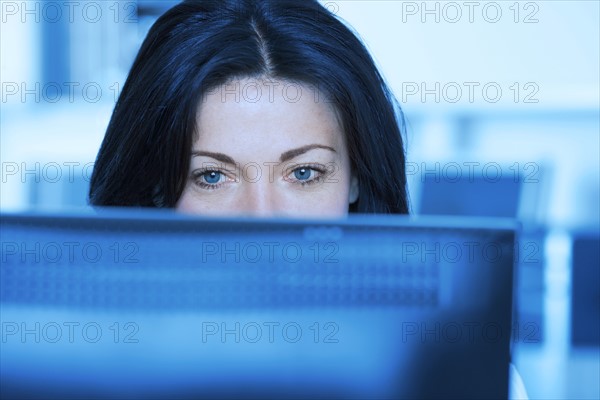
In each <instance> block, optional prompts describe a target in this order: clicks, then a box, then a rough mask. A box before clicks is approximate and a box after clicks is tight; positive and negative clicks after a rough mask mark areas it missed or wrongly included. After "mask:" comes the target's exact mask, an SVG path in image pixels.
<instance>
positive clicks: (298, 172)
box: [294, 168, 312, 181]
mask: <svg viewBox="0 0 600 400" xmlns="http://www.w3.org/2000/svg"><path fill="white" fill-rule="evenodd" d="M311 171H312V170H311V169H310V168H298V169H295V170H294V177H295V178H296V179H298V180H299V181H305V180H307V179H309V178H310V175H311Z"/></svg>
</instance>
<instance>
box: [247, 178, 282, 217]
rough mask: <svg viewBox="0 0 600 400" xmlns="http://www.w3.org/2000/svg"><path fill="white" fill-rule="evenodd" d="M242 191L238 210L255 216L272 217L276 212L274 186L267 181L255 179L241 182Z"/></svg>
mask: <svg viewBox="0 0 600 400" xmlns="http://www.w3.org/2000/svg"><path fill="white" fill-rule="evenodd" d="M243 186H244V190H243V191H242V197H241V199H240V203H241V204H240V206H241V207H240V209H241V210H243V211H244V212H245V213H247V214H250V215H255V216H272V215H275V213H276V212H277V209H276V202H275V197H276V193H275V191H274V189H275V188H274V187H273V186H274V185H270V184H269V182H268V180H265V179H257V180H252V181H245V182H243Z"/></svg>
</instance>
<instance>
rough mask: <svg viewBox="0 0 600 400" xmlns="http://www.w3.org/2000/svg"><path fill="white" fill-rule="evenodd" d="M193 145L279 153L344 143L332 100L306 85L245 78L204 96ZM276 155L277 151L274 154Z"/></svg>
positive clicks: (196, 146)
mask: <svg viewBox="0 0 600 400" xmlns="http://www.w3.org/2000/svg"><path fill="white" fill-rule="evenodd" d="M196 123H197V128H198V135H197V138H196V142H195V146H194V147H195V148H196V149H198V148H200V149H202V150H208V151H223V152H225V151H227V152H230V153H231V152H232V151H234V150H236V151H238V152H240V151H242V152H243V151H244V150H247V151H257V148H256V147H257V146H256V145H257V144H261V145H262V147H261V148H260V150H261V151H263V152H265V151H267V150H269V149H270V150H272V151H273V152H279V153H281V152H283V151H286V150H289V149H290V148H294V147H300V146H304V145H308V144H314V143H317V144H324V145H329V146H332V147H333V146H335V147H339V146H343V142H344V140H343V132H342V130H341V127H340V124H339V123H338V120H337V118H336V113H335V111H334V107H333V104H332V103H331V102H329V101H328V100H327V99H326V97H325V96H324V95H323V94H322V93H321V92H319V91H318V90H316V88H314V87H311V86H309V85H306V84H301V83H295V82H290V81H282V80H267V79H259V78H245V79H236V80H232V81H230V82H229V83H227V84H224V85H221V86H219V87H217V88H215V89H213V90H211V91H209V92H208V93H206V94H205V96H204V97H203V98H202V101H201V102H200V104H199V107H198V113H197V120H196ZM278 155H279V154H277V156H278Z"/></svg>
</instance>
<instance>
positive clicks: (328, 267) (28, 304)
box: [0, 210, 515, 398]
mask: <svg viewBox="0 0 600 400" xmlns="http://www.w3.org/2000/svg"><path fill="white" fill-rule="evenodd" d="M0 231H1V234H2V248H1V258H2V260H1V261H2V265H1V269H0V301H1V303H0V307H1V309H0V311H1V313H0V319H1V326H2V332H1V346H2V351H1V356H0V380H1V381H0V383H1V385H0V386H1V389H0V390H1V391H2V393H1V394H2V395H3V396H11V397H21V398H36V397H38V398H41V397H48V396H54V397H63V398H81V397H86V398H139V397H144V398H164V397H173V396H176V397H179V398H232V397H233V398H310V397H318V398H340V397H342V398H367V397H368V398H374V397H376V398H390V397H392V398H394V397H395V398H397V397H413V398H415V397H420V398H422V397H460V398H468V397H471V398H484V397H487V398H492V397H493V398H499V397H504V398H506V397H507V395H508V373H509V357H510V354H509V350H510V334H511V310H512V283H513V250H514V249H513V246H514V240H515V239H514V238H515V226H514V224H513V223H512V222H511V221H506V220H491V219H472V220H471V219H464V218H462V219H451V218H440V217H438V218H433V217H432V218H418V219H411V218H408V217H405V216H351V217H349V218H347V219H340V220H291V219H290V220H283V219H277V220H275V219H260V220H258V219H214V218H201V217H191V216H184V215H179V214H175V213H172V212H166V211H141V210H137V211H131V210H100V211H92V212H89V213H83V212H79V213H63V214H3V215H2V220H1V225H0Z"/></svg>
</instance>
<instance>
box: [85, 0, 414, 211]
mask: <svg viewBox="0 0 600 400" xmlns="http://www.w3.org/2000/svg"><path fill="white" fill-rule="evenodd" d="M244 77H270V78H274V79H281V80H286V81H291V82H301V83H304V84H308V85H311V86H313V87H316V88H318V90H319V91H321V92H322V93H324V94H325V95H326V96H327V97H328V98H329V99H331V101H332V103H333V106H334V108H335V110H336V112H337V115H338V117H339V119H340V122H341V126H342V129H343V131H344V132H345V135H346V138H345V140H346V143H347V146H348V151H349V156H350V160H351V163H352V168H353V171H354V173H355V175H356V176H357V178H358V181H359V193H360V194H359V198H358V201H357V202H355V203H353V204H351V205H350V208H349V212H359V213H399V214H404V213H408V199H407V189H406V174H405V154H404V147H403V143H402V137H401V130H403V129H404V117H403V115H402V112H401V110H400V107H399V105H398V102H397V101H396V99H395V98H394V96H393V94H392V93H391V91H390V90H389V88H388V87H387V85H386V83H385V81H384V80H383V78H382V77H381V75H380V74H379V72H378V71H377V68H376V66H375V64H374V62H373V59H372V58H371V56H370V55H369V53H368V51H367V49H366V48H365V47H364V45H363V44H362V43H361V41H360V40H359V39H358V38H357V37H356V36H355V35H354V34H353V33H352V31H351V30H350V29H349V28H347V27H346V26H345V25H344V24H343V23H342V22H340V21H339V20H338V19H337V18H336V17H335V16H334V15H333V14H331V13H330V12H329V11H328V10H327V9H326V8H324V7H323V6H322V5H320V4H319V3H318V2H317V1H316V0H314V1H307V0H227V1H223V0H204V1H185V2H183V3H180V4H178V5H176V6H175V7H173V8H171V9H170V10H169V11H167V12H166V13H165V14H163V15H162V16H161V17H160V18H159V19H158V20H157V21H156V23H155V24H154V25H153V26H152V28H151V29H150V31H149V33H148V35H147V37H146V39H145V40H144V42H143V44H142V47H141V49H140V51H139V53H138V55H137V57H136V59H135V61H134V63H133V66H132V68H131V71H130V72H129V76H128V77H127V81H126V82H125V85H124V86H123V90H122V92H121V94H120V96H119V99H118V101H117V104H116V106H115V109H114V112H113V114H112V117H111V120H110V123H109V125H108V129H107V131H106V135H105V137H104V141H103V142H102V146H101V148H100V151H99V153H98V157H97V159H96V163H95V166H94V172H93V175H92V179H91V183H90V192H89V201H90V204H92V205H98V206H141V207H174V206H175V205H176V203H177V201H178V199H179V197H180V196H181V194H182V192H183V189H184V187H185V184H186V181H187V175H188V173H189V161H190V157H191V149H192V144H193V138H194V134H195V121H196V109H197V106H198V104H199V101H201V99H202V96H203V95H204V94H205V93H207V91H208V90H211V89H213V88H215V87H218V86H220V85H222V84H224V83H227V82H228V81H230V80H231V79H232V78H244Z"/></svg>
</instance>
